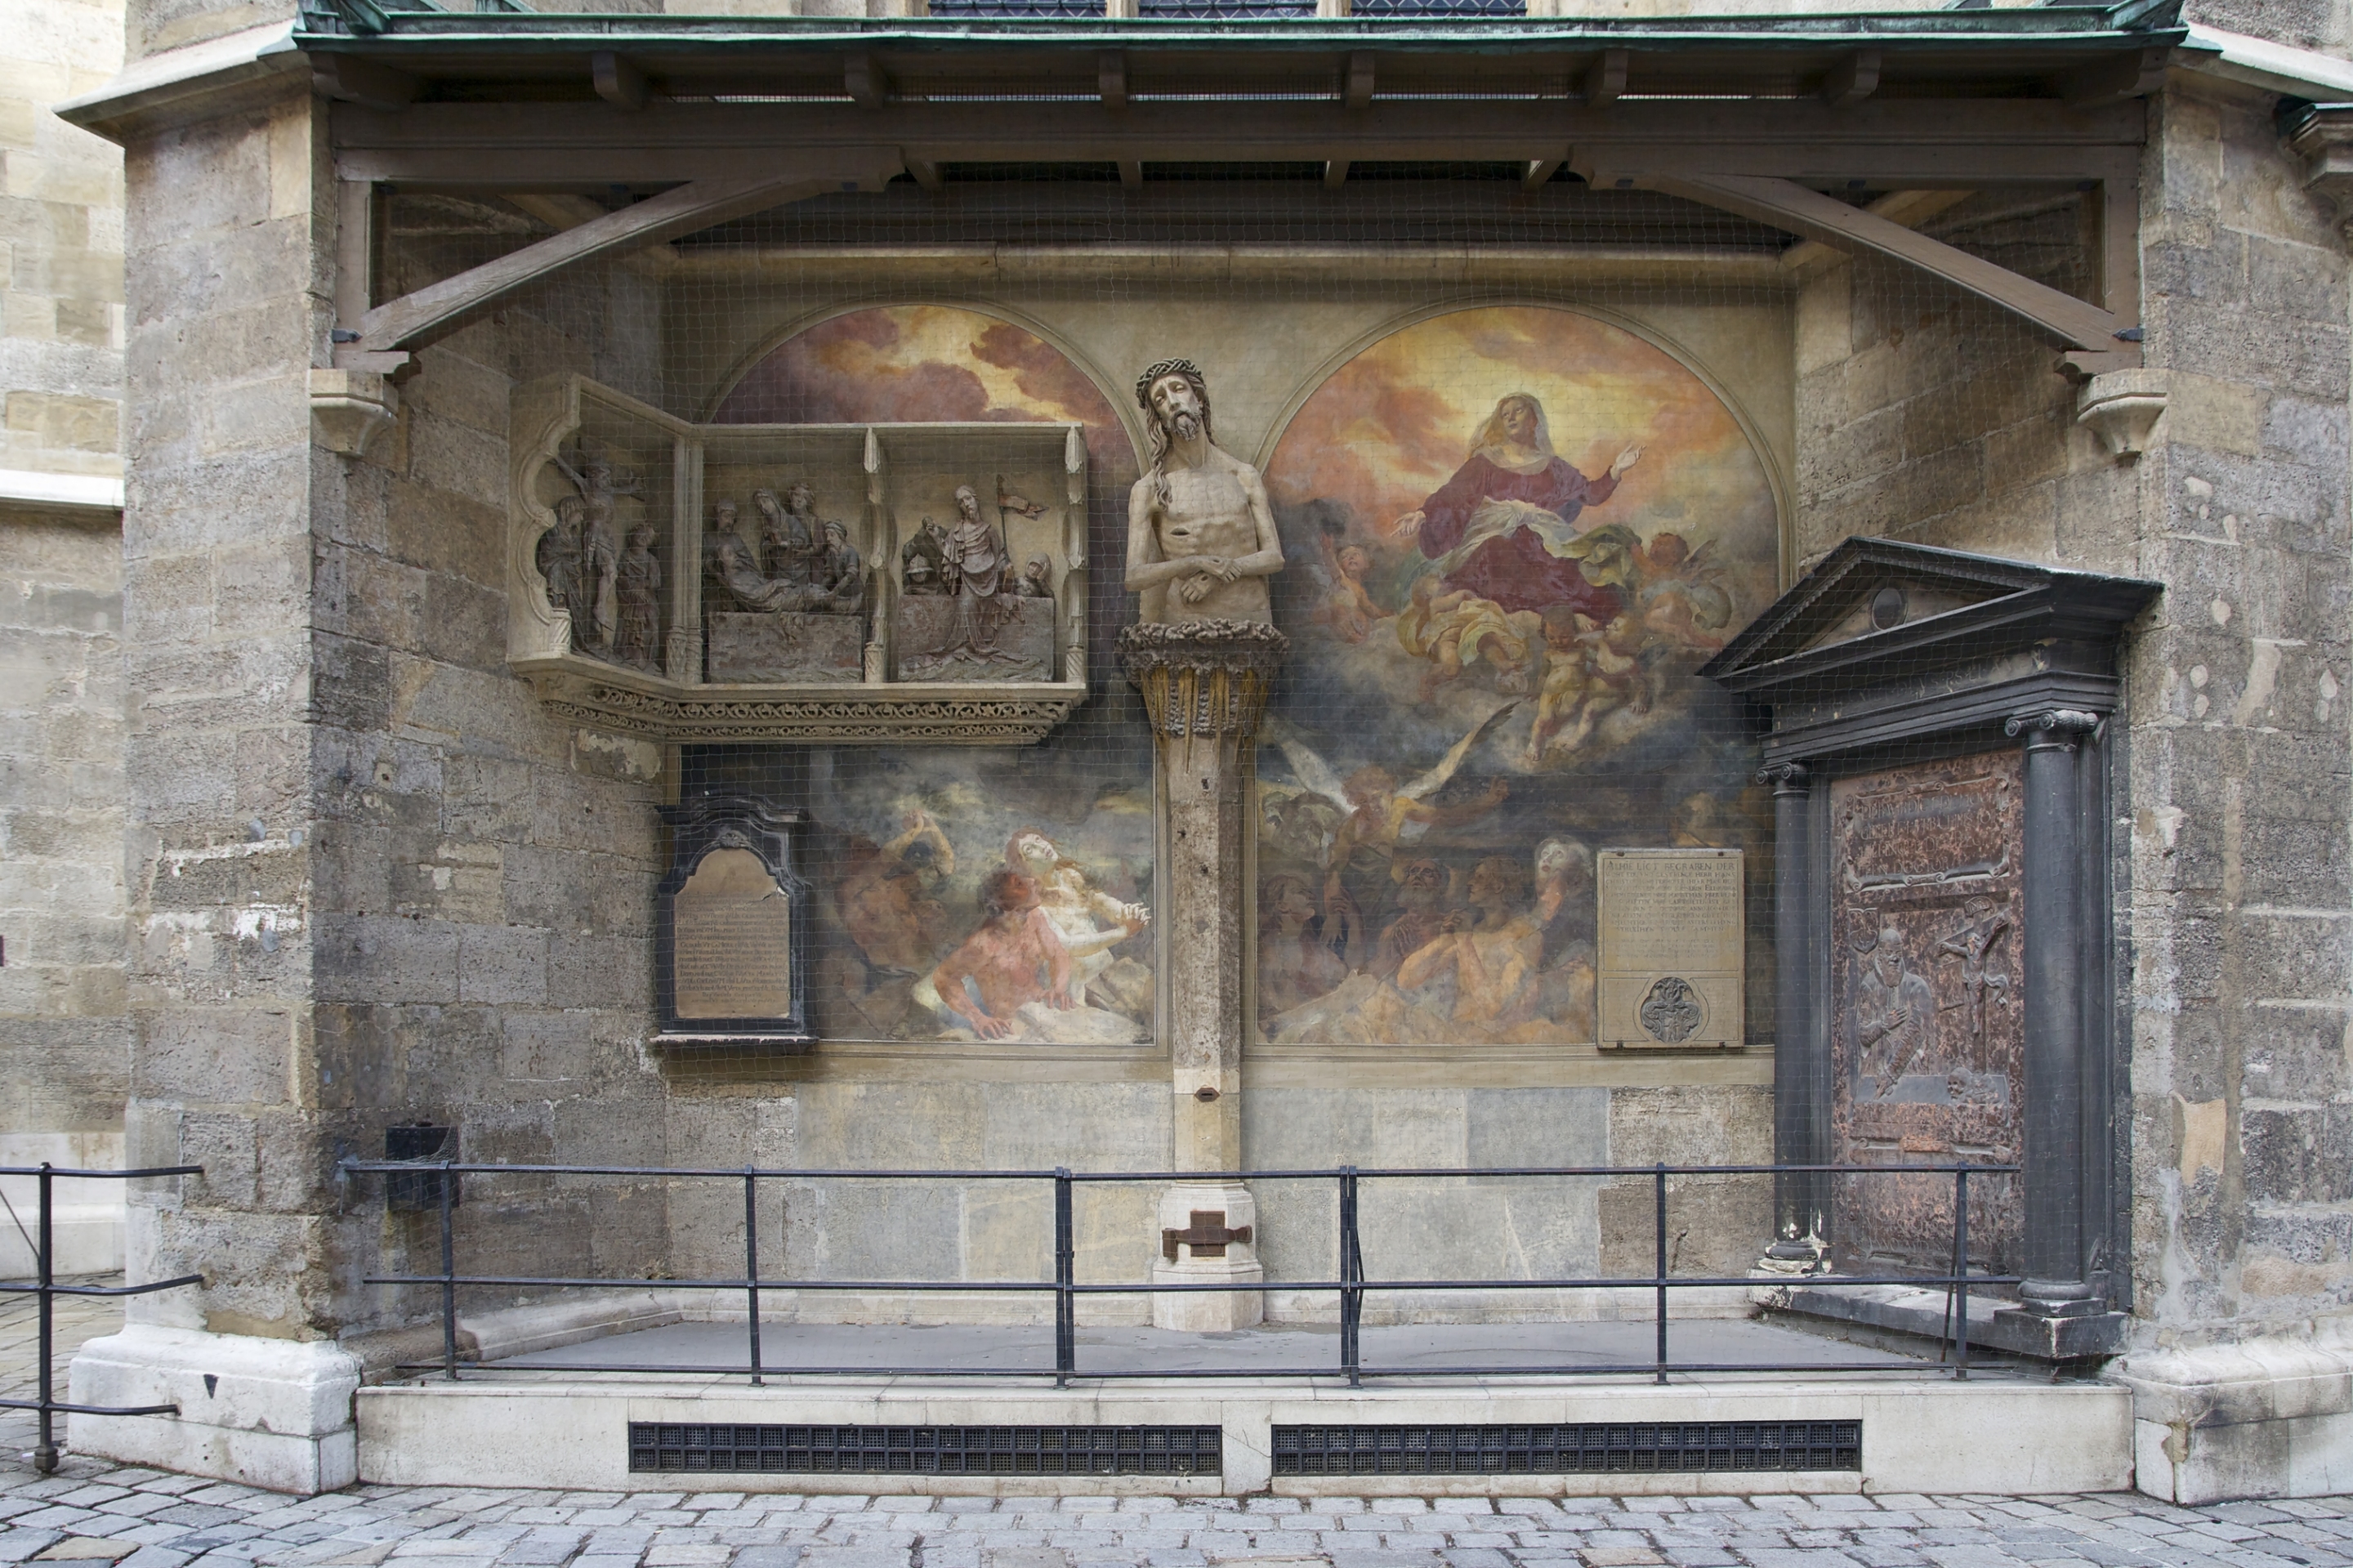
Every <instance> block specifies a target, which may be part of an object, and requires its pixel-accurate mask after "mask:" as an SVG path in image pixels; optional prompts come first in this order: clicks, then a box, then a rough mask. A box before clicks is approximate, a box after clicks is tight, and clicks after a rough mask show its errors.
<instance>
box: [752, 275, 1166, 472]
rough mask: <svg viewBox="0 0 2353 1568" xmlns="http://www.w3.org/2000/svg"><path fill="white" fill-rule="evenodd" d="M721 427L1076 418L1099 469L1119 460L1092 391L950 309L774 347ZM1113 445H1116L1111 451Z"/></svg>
mask: <svg viewBox="0 0 2353 1568" xmlns="http://www.w3.org/2000/svg"><path fill="white" fill-rule="evenodd" d="M719 419H720V422H722V423H724V424H770V423H774V424H852V423H858V422H860V421H864V420H869V419H871V420H876V421H891V422H895V421H902V420H906V421H928V420H964V419H1072V420H1076V421H1078V422H1080V423H1082V424H1083V425H1085V426H1087V427H1088V441H1087V444H1088V446H1089V447H1090V448H1092V450H1094V452H1095V454H1096V456H1097V459H1098V460H1099V461H1100V460H1102V459H1103V458H1104V457H1105V456H1106V455H1108V454H1110V453H1113V452H1119V453H1124V451H1125V450H1126V446H1127V442H1126V439H1125V437H1124V434H1123V433H1122V432H1121V431H1120V429H1119V421H1118V419H1117V418H1116V417H1115V416H1114V415H1113V413H1112V410H1111V407H1110V405H1109V404H1107V403H1106V402H1105V401H1104V400H1103V394H1102V393H1101V392H1100V391H1098V390H1097V389H1096V387H1095V385H1094V383H1093V382H1092V381H1090V380H1088V379H1087V377H1086V376H1085V374H1084V373H1083V372H1082V371H1081V370H1080V369H1079V368H1078V366H1075V365H1072V364H1071V362H1070V360H1069V359H1068V358H1067V357H1065V356H1064V355H1062V354H1061V353H1060V351H1059V350H1057V349H1055V348H1054V347H1052V346H1051V345H1050V344H1047V343H1046V342H1044V341H1043V340H1042V339H1040V338H1039V337H1038V335H1037V334H1034V333H1031V332H1028V331H1026V330H1024V329H1023V328H1020V327H1018V326H1015V325H1013V324H1012V323H1009V322H1002V321H998V320H997V318H995V317H993V316H987V315H982V314H980V313H977V312H975V311H966V310H959V309H957V308H955V307H954V306H949V305H886V306H881V307H878V308H875V309H871V310H863V311H851V312H849V313H846V314H843V315H839V316H834V317H832V318H830V319H829V320H827V321H823V322H819V323H818V324H817V325H815V326H813V327H810V328H809V329H808V330H807V331H806V332H802V333H797V334H795V335H794V336H792V337H791V338H789V339H787V340H786V341H785V342H784V343H782V344H778V345H777V346H776V349H775V351H774V352H772V353H771V354H769V355H768V356H767V357H766V358H765V359H763V360H762V361H760V363H759V364H758V365H756V366H753V368H752V370H751V372H750V373H749V374H748V375H746V376H744V379H743V380H742V381H740V382H738V383H737V384H736V386H735V388H734V389H733V391H731V392H730V393H728V395H727V397H726V399H725V401H724V402H723V403H722V404H721V406H720V410H719ZM1106 436H1108V437H1110V438H1111V440H1112V441H1113V443H1115V444H1113V445H1110V446H1106V444H1105V440H1104V438H1105V437H1106Z"/></svg>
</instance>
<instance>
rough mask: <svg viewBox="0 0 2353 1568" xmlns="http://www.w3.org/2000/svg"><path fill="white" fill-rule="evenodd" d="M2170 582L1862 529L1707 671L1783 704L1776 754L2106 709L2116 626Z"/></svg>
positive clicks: (1776, 721) (1777, 707) (1776, 707)
mask: <svg viewBox="0 0 2353 1568" xmlns="http://www.w3.org/2000/svg"><path fill="white" fill-rule="evenodd" d="M2160 591H2161V585H2159V584H2157V583H2152V582H2144V581H2141V580H2139V579H2137V578H2134V577H2105V576H2102V575H2100V574H2098V573H2094V572H2078V571H2067V570H2063V569H2061V568H2058V567H2044V566H2037V565H2035V564H2033V563H2031V562H2027V561H2011V560H2004V559H2002V558H2001V557H2000V556H1978V555H1971V554H1968V552H1965V551H1960V550H1942V549H1937V548H1935V547H1933V546H1926V545H1913V544H1906V543H1904V542H1903V541H1900V540H1895V539H1879V538H1852V539H1848V540H1847V541H1846V542H1845V543H1843V544H1841V545H1840V546H1838V547H1837V548H1836V549H1834V550H1832V551H1831V553H1830V554H1829V555H1828V556H1825V557H1824V558H1823V559H1822V561H1821V564H1820V565H1819V566H1817V567H1814V568H1813V570H1811V571H1810V572H1808V573H1806V575H1805V576H1804V577H1800V578H1799V579H1798V581H1797V582H1796V583H1795V584H1793V585H1792V586H1791V587H1790V588H1789V589H1788V592H1786V593H1784V594H1783V595H1782V596H1781V597H1780V598H1779V599H1776V600H1775V601H1774V602H1773V603H1772V604H1771V605H1770V606H1768V607H1767V609H1765V611H1764V612H1763V613H1762V614H1760V615H1758V616H1757V619H1756V620H1753V621H1751V622H1750V623H1749V624H1748V626H1747V627H1746V629H1745V630H1742V631H1741V632H1740V633H1739V635H1737V636H1736V637H1735V638H1734V639H1733V640H1732V641H1731V642H1730V643H1729V644H1727V645H1726V646H1725V650H1724V652H1721V653H1718V654H1717V655H1716V656H1715V658H1714V659H1711V660H1710V661H1708V662H1707V663H1706V664H1705V665H1704V666H1702V668H1701V670H1700V672H1699V673H1701V674H1702V675H1704V676H1705V677H1706V678H1707V679H1709V680H1711V681H1714V682H1715V683H1717V684H1719V685H1722V686H1725V687H1726V688H1727V689H1729V690H1732V691H1735V692H1738V693H1740V694H1743V695H1745V696H1746V697H1748V698H1750V699H1751V700H1752V701H1754V702H1756V703H1757V704H1759V705H1762V706H1763V707H1765V708H1766V709H1767V710H1768V711H1769V712H1770V715H1771V719H1770V726H1769V729H1768V733H1767V736H1766V738H1765V751H1766V756H1767V760H1768V761H1769V760H1776V759H1780V758H1799V757H1813V756H1823V755H1828V754H1830V753H1832V752H1839V751H1850V750H1858V749H1867V748H1869V747H1873V746H1875V745H1880V744H1883V743H1888V742H1893V741H1897V740H1901V739H1905V738H1907V737H1908V738H1917V737H1920V736H1928V735H1953V734H1958V733H1960V732H1962V731H1967V730H1972V729H1976V728H1982V727H1984V726H1999V725H2000V723H2001V722H2002V721H2003V720H2004V719H2005V718H2006V717H2007V716H2008V715H2010V713H2012V712H2015V711H2017V710H2018V709H2019V708H2020V707H2021V706H2022V705H2030V704H2032V703H2036V702H2043V703H2057V704H2060V705H2064V706H2068V707H2071V708H2083V709H2089V710H2091V711H2094V712H2099V713H2105V712H2106V711H2107V710H2108V709H2109V708H2111V707H2113V706H2114V705H2115V686H2116V677H2115V673H2114V672H2115V649H2116V641H2117V639H2118V638H2119V637H2120V636H2121V635H2122V632H2123V630H2124V626H2125V623H2126V621H2128V620H2131V619H2132V618H2133V617H2134V616H2136V615H2137V614H2139V613H2140V611H2141V610H2142V609H2143V608H2145V607H2146V606H2147V604H2148V603H2149V601H2150V600H2152V599H2155V598H2156V597H2157V595H2158V593H2159V592H2160Z"/></svg>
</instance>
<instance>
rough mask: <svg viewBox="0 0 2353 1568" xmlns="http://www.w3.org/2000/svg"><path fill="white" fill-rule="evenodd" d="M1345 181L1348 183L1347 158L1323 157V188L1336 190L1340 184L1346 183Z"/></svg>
mask: <svg viewBox="0 0 2353 1568" xmlns="http://www.w3.org/2000/svg"><path fill="white" fill-rule="evenodd" d="M1347 183H1348V160H1347V159H1345V158H1326V159H1324V189H1325V190H1331V191H1336V190H1338V189H1339V188H1340V187H1341V186H1342V185H1346V184H1347Z"/></svg>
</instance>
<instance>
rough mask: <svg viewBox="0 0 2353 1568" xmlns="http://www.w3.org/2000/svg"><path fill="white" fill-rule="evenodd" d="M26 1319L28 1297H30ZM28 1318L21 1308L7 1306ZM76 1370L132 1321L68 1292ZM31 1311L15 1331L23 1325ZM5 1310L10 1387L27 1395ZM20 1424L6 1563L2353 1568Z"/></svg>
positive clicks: (2250, 1517) (1772, 1523) (2330, 1506)
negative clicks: (344, 1449) (808, 1489)
mask: <svg viewBox="0 0 2353 1568" xmlns="http://www.w3.org/2000/svg"><path fill="white" fill-rule="evenodd" d="M26 1305H27V1306H29V1303H27V1304H26ZM12 1307H13V1304H12ZM58 1315H59V1324H58V1354H59V1356H60V1358H61V1359H62V1358H63V1357H67V1356H70V1355H71V1353H72V1348H73V1346H74V1345H76V1344H78V1343H79V1341H80V1340H83V1339H85V1338H88V1337H90V1335H92V1334H99V1333H105V1332H108V1331H110V1330H111V1329H112V1327H113V1326H114V1324H115V1323H116V1322H117V1321H119V1320H120V1319H119V1314H118V1312H117V1309H116V1308H114V1307H113V1306H112V1305H111V1304H108V1303H98V1304H84V1303H74V1304H61V1305H60V1308H59V1314H58ZM20 1316H21V1317H23V1318H24V1319H26V1320H25V1321H24V1322H23V1323H19V1322H17V1320H16V1319H18V1318H19V1317H20ZM31 1363H32V1331H31V1321H30V1314H29V1312H28V1311H26V1312H20V1311H17V1310H14V1309H10V1310H5V1311H0V1387H5V1388H8V1389H9V1390H10V1391H11V1392H12V1393H13V1391H14V1389H15V1388H16V1387H17V1386H19V1385H23V1386H27V1387H28V1386H29V1385H30V1383H31ZM6 1414H7V1417H8V1419H7V1421H6V1423H5V1425H0V1440H5V1443H6V1447H5V1450H0V1565H8V1564H15V1563H26V1562H32V1561H39V1562H58V1561H68V1562H75V1563H79V1564H80V1565H81V1568H104V1565H105V1564H107V1563H111V1562H117V1561H119V1562H120V1563H121V1568H184V1565H189V1564H197V1565H201V1568H248V1565H254V1564H258V1565H260V1568H310V1565H311V1564H320V1565H323V1568H373V1565H375V1564H385V1565H386V1568H1097V1565H1100V1568H1113V1565H1117V1568H1211V1565H1215V1564H1226V1563H1230V1564H1233V1565H1234V1568H1323V1565H1324V1564H1329V1565H1330V1568H1634V1565H1636V1564H1643V1563H1672V1564H1678V1565H1680V1568H1841V1565H1844V1564H1860V1565H1867V1568H1898V1565H1910V1564H1919V1565H1922V1568H2011V1565H2014V1564H2034V1565H2037V1568H2059V1565H2062V1564H2064V1565H2067V1568H2076V1565H2079V1564H2097V1565H2098V1568H2141V1565H2144V1564H2146V1565H2147V1568H2207V1565H2209V1564H2227V1565H2229V1568H2272V1565H2274V1564H2284V1563H2306V1564H2315V1565H2318V1564H2346V1565H2348V1568H2353V1498H2337V1499H2321V1500H2316V1501H2295V1502H2274V1503H2225V1504H2222V1505H2220V1506H2218V1507H2213V1508H2200V1509H2184V1508H2172V1507H2168V1505H2166V1504H2164V1503H2160V1502H2157V1501H2154V1500H2152V1499H2147V1498H2143V1497H2137V1496H2132V1495H2106V1496H2099V1497H2058V1498H2034V1499H2019V1498H1998V1497H1899V1496H1890V1495H1882V1496H1878V1497H1870V1498H1859V1497H1825V1498H1814V1499H1806V1498H1798V1497H1758V1498H1626V1499H1609V1498H1589V1499H1588V1498H1571V1499H1558V1500H1546V1499H1520V1498H1504V1499H1493V1500H1490V1499H1484V1498H1440V1499H1416V1498H1398V1497H1366V1498H1325V1499H1293V1498H1249V1499H1226V1498H1214V1499H1202V1498H1192V1499H1175V1498H1121V1499H1111V1498H1082V1497H1066V1498H1008V1499H987V1498H938V1499H934V1498H858V1497H821V1496H810V1497H776V1496H765V1495H759V1496H747V1495H744V1494H743V1493H737V1492H702V1493H682V1492H637V1493H631V1494H628V1495H627V1496H624V1495H622V1494H620V1493H617V1492H596V1493H591V1492H550V1491H538V1492H525V1491H507V1490H497V1489H491V1488H466V1489H456V1488H448V1487H366V1486H363V1487H353V1488H352V1489H349V1490H347V1491H343V1492H338V1493H335V1494H333V1495H332V1496H328V1497H322V1498H311V1499H306V1500H300V1501H298V1500H294V1499H288V1498H284V1497H280V1496H278V1495H276V1494H274V1493H270V1492H261V1491H255V1490H253V1489H250V1488H248V1487H238V1486H228V1485H225V1484H222V1483H220V1482H216V1481H207V1480H203V1479H199V1478H194V1477H188V1476H168V1475H160V1474H158V1473H156V1472H155V1471H153V1470H142V1469H134V1468H130V1467H122V1466H115V1465H109V1464H106V1463H104V1462H103V1461H100V1460H94V1459H86V1458H82V1457H78V1456H73V1455H69V1456H67V1457H66V1460H65V1463H64V1465H63V1466H62V1467H60V1468H59V1470H58V1474H56V1475H54V1476H49V1477H46V1478H44V1477H41V1476H38V1475H37V1474H36V1473H35V1472H34V1470H33V1468H32V1466H31V1461H30V1458H29V1457H28V1456H27V1455H26V1453H25V1451H24V1450H25V1449H26V1447H28V1446H30V1444H31V1441H32V1430H33V1428H32V1423H31V1421H30V1419H29V1418H26V1417H23V1416H21V1414H20V1413H16V1412H9V1413H6Z"/></svg>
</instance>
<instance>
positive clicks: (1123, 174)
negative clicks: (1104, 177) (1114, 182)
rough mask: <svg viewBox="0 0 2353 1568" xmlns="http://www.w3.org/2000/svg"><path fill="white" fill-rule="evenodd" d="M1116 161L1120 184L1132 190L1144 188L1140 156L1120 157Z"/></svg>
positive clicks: (1142, 162)
mask: <svg viewBox="0 0 2353 1568" xmlns="http://www.w3.org/2000/svg"><path fill="white" fill-rule="evenodd" d="M1118 162H1119V183H1120V184H1121V185H1123V186H1124V187H1125V188H1126V189H1128V190H1132V191H1140V190H1142V189H1143V188H1144V160H1143V159H1141V158H1122V159H1120V160H1118Z"/></svg>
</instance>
